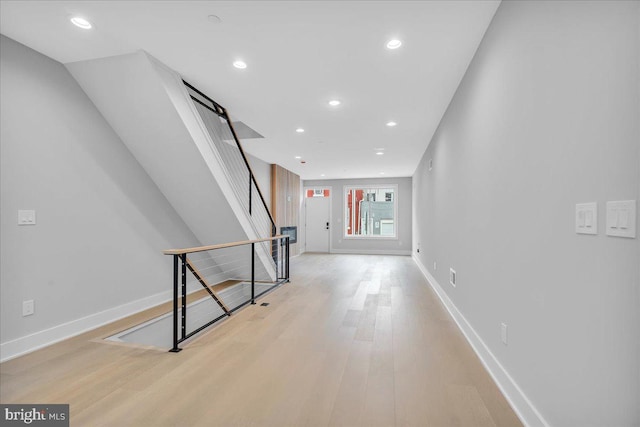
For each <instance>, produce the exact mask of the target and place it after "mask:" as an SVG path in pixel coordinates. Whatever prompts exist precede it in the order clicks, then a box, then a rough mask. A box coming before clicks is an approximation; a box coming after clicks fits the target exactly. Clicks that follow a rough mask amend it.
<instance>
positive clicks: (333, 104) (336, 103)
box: [329, 99, 340, 107]
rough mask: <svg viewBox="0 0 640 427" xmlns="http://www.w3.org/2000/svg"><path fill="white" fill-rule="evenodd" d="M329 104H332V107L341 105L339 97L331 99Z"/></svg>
mask: <svg viewBox="0 0 640 427" xmlns="http://www.w3.org/2000/svg"><path fill="white" fill-rule="evenodd" d="M329 105H331V106H332V107H337V106H338V105H340V101H338V100H337V99H332V100H331V101H329Z"/></svg>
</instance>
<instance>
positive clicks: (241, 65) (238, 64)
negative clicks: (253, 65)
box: [233, 60, 247, 70]
mask: <svg viewBox="0 0 640 427" xmlns="http://www.w3.org/2000/svg"><path fill="white" fill-rule="evenodd" d="M233 66H234V67H236V68H239V69H241V70H244V69H245V68H247V63H246V62H244V61H239V60H238V61H234V62H233Z"/></svg>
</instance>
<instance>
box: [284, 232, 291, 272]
mask: <svg viewBox="0 0 640 427" xmlns="http://www.w3.org/2000/svg"><path fill="white" fill-rule="evenodd" d="M286 239H287V250H286V254H285V263H286V266H287V268H286V270H285V277H284V278H285V279H287V282H288V281H289V245H290V242H289V236H287V237H286Z"/></svg>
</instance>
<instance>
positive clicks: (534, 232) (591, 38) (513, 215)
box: [413, 1, 640, 427]
mask: <svg viewBox="0 0 640 427" xmlns="http://www.w3.org/2000/svg"><path fill="white" fill-rule="evenodd" d="M639 28H640V3H638V2H632V1H629V2H622V1H584V2H580V1H566V2H563V1H555V2H542V1H503V2H502V4H501V6H500V7H499V9H498V11H497V13H496V15H495V17H494V19H493V22H492V24H491V26H490V27H489V29H488V31H487V33H486V35H485V37H484V40H483V41H482V43H481V45H480V47H479V49H478V52H477V53H476V56H475V58H474V59H473V61H472V63H471V65H470V67H469V69H468V71H467V73H466V75H465V77H464V79H463V80H462V83H461V85H460V87H459V88H458V90H457V93H456V94H455V96H454V98H453V100H452V102H451V104H450V106H449V108H448V110H447V112H446V114H445V116H444V117H443V119H442V122H441V124H440V126H439V129H438V131H437V133H436V134H435V136H434V138H433V139H432V141H431V143H430V145H429V147H428V149H427V151H426V153H425V155H424V157H423V159H422V161H421V163H420V165H419V167H418V169H417V170H416V172H415V174H414V176H413V186H414V196H413V197H414V219H413V221H414V228H413V232H414V251H413V252H414V257H415V258H416V260H417V261H418V262H419V264H420V265H421V267H422V269H423V271H424V272H425V274H426V275H427V276H428V277H429V278H430V279H431V281H432V283H433V284H434V286H435V287H436V289H437V290H438V291H439V293H440V294H441V295H442V297H443V300H445V302H447V304H448V306H449V309H450V310H451V311H452V313H453V314H454V315H455V316H456V319H457V320H458V322H459V323H460V324H461V325H462V327H463V330H465V332H466V333H467V335H468V336H469V337H470V340H471V341H472V342H473V343H474V344H475V346H476V348H477V349H478V351H479V353H480V354H481V355H482V356H483V359H484V360H485V363H487V365H488V366H489V367H490V368H491V370H492V372H493V374H494V375H495V376H496V378H497V379H498V380H499V383H500V384H501V386H502V388H503V390H505V391H506V392H507V396H508V397H509V398H510V399H511V400H512V402H513V403H514V406H515V407H516V409H517V410H518V412H519V413H520V415H521V417H522V418H523V419H524V420H525V421H526V422H527V424H529V425H544V424H549V425H552V426H583V427H586V426H605V425H606V426H634V425H635V426H637V425H640V405H639V404H638V402H640V373H639V370H640V267H639V265H640V262H639V260H640V239H639V238H640V236H637V237H636V238H635V239H624V238H616V237H608V236H607V235H606V234H605V232H604V229H605V203H606V202H607V201H614V200H629V199H635V200H640V128H639V127H640V120H639V117H640V105H639V104H640V101H639V94H640V91H639V75H640V74H639V59H640V58H639V52H640V34H639ZM431 161H432V162H433V163H432V165H433V167H432V168H430V162H431ZM584 202H597V203H598V209H599V210H598V228H599V233H598V235H595V236H591V235H579V234H576V233H575V231H574V221H575V205H576V204H577V203H584ZM418 248H420V252H419V253H418V252H417V249H418ZM434 262H436V263H437V269H436V268H434ZM449 268H453V269H455V270H456V272H457V283H456V287H453V286H451V285H450V284H449ZM501 323H505V324H507V327H508V329H507V331H508V335H507V338H508V341H507V345H505V344H503V343H502V341H501Z"/></svg>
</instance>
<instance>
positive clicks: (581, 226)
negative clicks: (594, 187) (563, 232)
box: [576, 202, 598, 234]
mask: <svg viewBox="0 0 640 427" xmlns="http://www.w3.org/2000/svg"><path fill="white" fill-rule="evenodd" d="M576 233H578V234H598V204H597V203H596V202H593V203H579V204H577V205H576Z"/></svg>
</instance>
